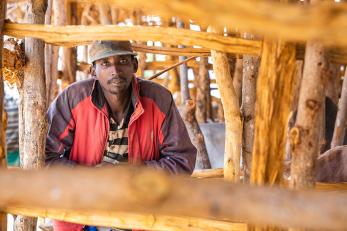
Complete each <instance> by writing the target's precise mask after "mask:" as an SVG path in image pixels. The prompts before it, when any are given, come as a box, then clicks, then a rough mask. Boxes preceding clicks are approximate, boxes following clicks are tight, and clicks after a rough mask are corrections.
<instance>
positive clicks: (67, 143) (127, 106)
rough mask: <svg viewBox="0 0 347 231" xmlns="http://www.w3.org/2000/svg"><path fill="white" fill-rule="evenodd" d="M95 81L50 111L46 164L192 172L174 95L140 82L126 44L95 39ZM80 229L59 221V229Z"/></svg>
mask: <svg viewBox="0 0 347 231" xmlns="http://www.w3.org/2000/svg"><path fill="white" fill-rule="evenodd" d="M89 55H90V60H91V62H92V63H93V66H92V72H91V73H92V77H93V78H91V79H88V80H84V81H80V82H77V83H74V84H72V85H71V86H69V87H68V88H67V89H66V90H64V91H63V92H62V93H61V94H60V95H59V96H58V97H57V98H56V99H55V101H54V102H53V103H52V105H51V106H50V108H49V110H48V123H49V130H48V135H47V141H46V164H48V165H52V164H64V165H71V166H74V165H87V166H102V165H117V164H122V163H129V164H143V165H147V166H151V167H154V168H160V169H165V170H167V171H168V172H170V173H175V174H176V173H186V174H191V173H192V171H193V168H194V165H195V158H196V149H195V147H194V146H193V145H192V143H191V141H190V139H189V136H188V133H187V130H186V128H185V126H184V123H183V121H182V119H181V117H180V115H179V113H178V110H177V108H176V106H175V103H174V101H173V99H172V95H171V93H170V92H169V91H168V90H166V89H165V88H164V87H161V86H160V85H158V84H156V83H153V82H150V81H146V80H141V79H137V78H136V77H135V75H134V74H135V72H136V71H137V68H138V62H137V59H136V57H135V55H136V54H135V53H134V52H133V50H132V48H131V44H130V42H128V41H126V42H125V41H97V42H94V43H93V44H92V46H91V48H90V51H89ZM82 228H83V226H82V225H74V224H69V223H63V222H55V223H54V230H55V231H65V230H66V231H67V230H69V231H72V230H81V229H82Z"/></svg>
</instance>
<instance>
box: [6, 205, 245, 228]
mask: <svg viewBox="0 0 347 231" xmlns="http://www.w3.org/2000/svg"><path fill="white" fill-rule="evenodd" d="M6 212H8V213H11V214H21V215H26V216H35V217H38V216H39V217H48V218H51V219H56V220H60V221H66V222H72V223H78V224H85V225H90V226H99V227H105V226H106V227H117V228H119V229H135V230H153V231H154V230H157V231H163V230H167V231H208V230H210V231H246V229H247V225H246V224H243V223H232V222H229V221H219V220H211V219H202V218H195V217H182V216H165V215H158V214H137V213H129V212H109V211H107V212H103V211H98V212H97V213H96V212H95V211H90V210H74V211H71V210H59V209H32V208H31V209H28V208H18V207H11V208H6Z"/></svg>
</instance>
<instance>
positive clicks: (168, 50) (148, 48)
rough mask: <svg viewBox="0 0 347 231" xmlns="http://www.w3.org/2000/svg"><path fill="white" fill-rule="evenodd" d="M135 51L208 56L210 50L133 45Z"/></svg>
mask: <svg viewBox="0 0 347 231" xmlns="http://www.w3.org/2000/svg"><path fill="white" fill-rule="evenodd" d="M132 46H133V49H134V50H135V51H137V52H145V53H153V54H163V55H171V56H206V55H209V54H210V50H208V49H204V48H187V47H185V48H176V47H157V46H145V45H140V44H133V45H132Z"/></svg>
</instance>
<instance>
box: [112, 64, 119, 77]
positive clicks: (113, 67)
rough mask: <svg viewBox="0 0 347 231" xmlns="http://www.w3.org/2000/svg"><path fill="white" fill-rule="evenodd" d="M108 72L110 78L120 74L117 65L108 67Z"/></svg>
mask: <svg viewBox="0 0 347 231" xmlns="http://www.w3.org/2000/svg"><path fill="white" fill-rule="evenodd" d="M110 72H111V75H112V76H117V75H118V74H119V73H120V68H119V66H118V65H116V64H113V65H111V67H110Z"/></svg>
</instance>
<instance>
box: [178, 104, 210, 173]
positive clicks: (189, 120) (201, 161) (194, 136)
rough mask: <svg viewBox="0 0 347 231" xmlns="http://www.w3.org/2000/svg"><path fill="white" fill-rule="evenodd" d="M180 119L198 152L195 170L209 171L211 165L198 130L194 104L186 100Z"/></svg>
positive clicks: (201, 135) (202, 137)
mask: <svg viewBox="0 0 347 231" xmlns="http://www.w3.org/2000/svg"><path fill="white" fill-rule="evenodd" d="M182 119H183V121H184V123H185V125H186V127H187V130H188V133H189V137H190V139H191V140H192V143H193V145H194V146H195V147H196V149H197V150H198V153H197V156H196V162H195V169H209V168H211V163H210V160H209V157H208V154H207V149H206V144H205V139H204V136H203V134H202V132H201V130H200V127H199V124H198V121H197V120H196V118H195V103H194V101H193V100H187V101H186V103H185V105H184V107H183V109H182Z"/></svg>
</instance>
